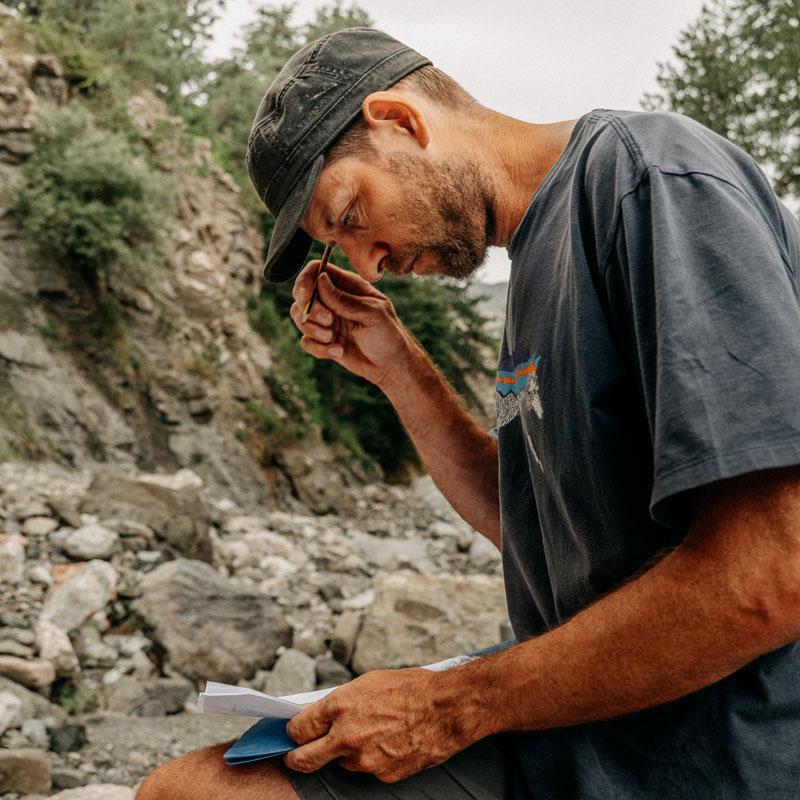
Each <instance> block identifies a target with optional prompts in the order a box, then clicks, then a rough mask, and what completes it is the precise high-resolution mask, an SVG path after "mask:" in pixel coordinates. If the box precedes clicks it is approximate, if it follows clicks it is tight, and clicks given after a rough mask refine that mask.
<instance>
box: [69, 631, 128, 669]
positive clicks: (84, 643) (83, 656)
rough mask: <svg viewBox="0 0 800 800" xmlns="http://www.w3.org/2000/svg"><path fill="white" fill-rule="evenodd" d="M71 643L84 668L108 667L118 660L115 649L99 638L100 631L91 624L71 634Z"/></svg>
mask: <svg viewBox="0 0 800 800" xmlns="http://www.w3.org/2000/svg"><path fill="white" fill-rule="evenodd" d="M72 641H74V643H75V652H76V653H77V655H78V657H79V658H80V662H81V664H82V665H83V666H85V667H108V666H110V665H111V664H113V663H114V662H115V661H116V660H117V659H118V658H119V653H118V652H117V650H116V648H114V647H113V646H112V645H110V644H106V643H105V642H104V641H103V640H102V639H101V638H100V631H98V630H97V628H96V627H95V625H93V624H92V623H88V624H86V625H84V626H83V627H82V628H81V629H80V630H78V631H77V633H75V634H73V638H72Z"/></svg>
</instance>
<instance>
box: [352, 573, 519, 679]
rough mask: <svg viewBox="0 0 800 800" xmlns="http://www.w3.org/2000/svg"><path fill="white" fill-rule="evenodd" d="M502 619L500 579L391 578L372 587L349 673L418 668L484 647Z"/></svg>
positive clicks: (495, 634)
mask: <svg viewBox="0 0 800 800" xmlns="http://www.w3.org/2000/svg"><path fill="white" fill-rule="evenodd" d="M506 616H507V614H506V607H505V594H504V591H503V581H502V579H501V578H495V577H489V576H484V575H473V576H469V577H467V576H449V575H448V576H444V575H440V576H430V575H390V576H388V577H385V578H383V579H381V580H379V581H378V582H377V584H376V596H375V602H374V603H373V605H372V606H371V607H370V608H369V609H368V610H367V613H366V616H365V619H364V622H363V625H362V627H361V632H360V633H359V635H358V639H357V640H356V646H355V652H354V654H353V669H355V671H356V672H358V673H363V672H368V671H369V670H371V669H382V668H392V667H409V666H421V665H423V664H428V663H431V662H435V661H440V660H442V659H444V658H449V657H450V656H456V655H460V654H462V653H468V652H470V651H473V650H479V649H480V648H482V647H488V646H489V645H492V644H495V643H496V642H497V639H498V630H499V625H500V622H501V621H502V620H503V619H505V617H506Z"/></svg>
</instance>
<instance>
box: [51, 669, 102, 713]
mask: <svg viewBox="0 0 800 800" xmlns="http://www.w3.org/2000/svg"><path fill="white" fill-rule="evenodd" d="M50 696H51V700H52V701H53V702H54V703H56V704H57V705H60V706H61V708H63V709H64V711H66V712H67V714H69V715H70V716H71V717H72V716H76V715H77V714H86V713H88V712H90V711H94V710H95V709H96V708H97V707H98V704H99V703H98V697H97V693H96V692H95V691H93V690H91V689H89V688H87V687H86V686H83V685H81V684H79V683H75V682H73V681H71V680H69V679H67V678H60V679H59V680H57V681H56V682H55V683H54V684H53V688H52V689H51V692H50Z"/></svg>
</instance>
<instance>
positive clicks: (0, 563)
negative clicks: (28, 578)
mask: <svg viewBox="0 0 800 800" xmlns="http://www.w3.org/2000/svg"><path fill="white" fill-rule="evenodd" d="M24 572H25V539H23V538H22V537H21V536H8V535H0V583H10V584H13V585H16V584H18V583H20V581H22V578H23V575H24Z"/></svg>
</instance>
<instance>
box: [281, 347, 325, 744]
mask: <svg viewBox="0 0 800 800" xmlns="http://www.w3.org/2000/svg"><path fill="white" fill-rule="evenodd" d="M303 338H305V337H303ZM332 722H333V712H332V707H331V705H330V704H329V703H327V702H325V700H324V699H323V700H318V701H317V702H316V703H312V704H311V705H310V706H306V707H305V708H304V709H303V710H302V711H300V712H299V713H298V714H296V715H295V716H294V717H292V719H290V720H289V722H288V723H287V725H286V733H288V734H289V736H290V737H291V738H292V739H293V740H294V741H295V742H297V744H306V743H307V742H311V741H313V740H314V739H319V738H320V737H321V736H324V735H325V734H326V733H327V732H328V731H329V730H330V727H331V723H332Z"/></svg>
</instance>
